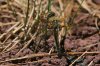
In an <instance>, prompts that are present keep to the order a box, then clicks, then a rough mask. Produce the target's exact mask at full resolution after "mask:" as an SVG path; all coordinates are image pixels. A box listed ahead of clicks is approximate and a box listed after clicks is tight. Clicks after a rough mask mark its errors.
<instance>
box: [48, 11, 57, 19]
mask: <svg viewBox="0 0 100 66" xmlns="http://www.w3.org/2000/svg"><path fill="white" fill-rule="evenodd" d="M54 16H55V13H54V12H49V14H48V15H47V19H49V18H51V17H54Z"/></svg>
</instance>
